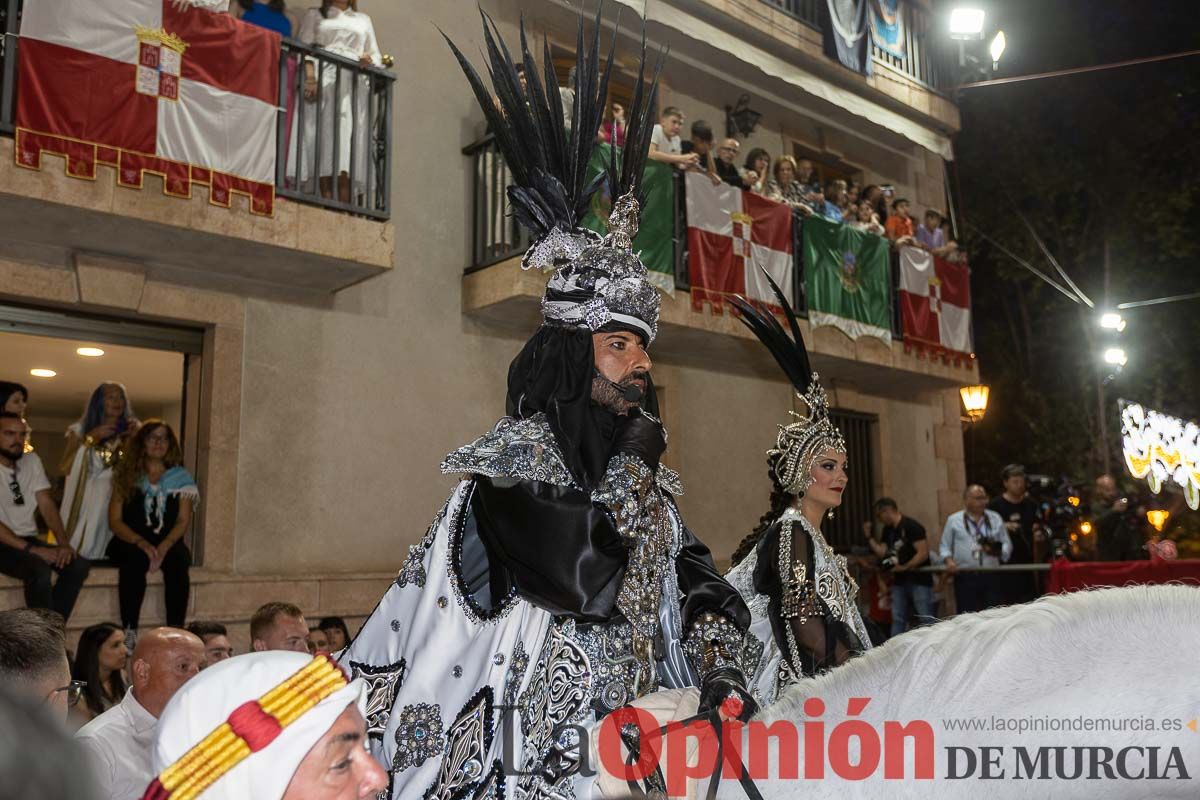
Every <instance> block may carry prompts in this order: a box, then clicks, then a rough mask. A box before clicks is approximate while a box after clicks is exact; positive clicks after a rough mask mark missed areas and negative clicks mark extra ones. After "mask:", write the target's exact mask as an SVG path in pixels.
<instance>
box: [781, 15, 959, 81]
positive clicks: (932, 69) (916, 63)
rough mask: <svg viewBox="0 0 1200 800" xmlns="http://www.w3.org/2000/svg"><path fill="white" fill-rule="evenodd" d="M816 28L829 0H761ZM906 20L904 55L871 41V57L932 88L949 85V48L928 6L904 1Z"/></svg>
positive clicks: (904, 18) (818, 26) (904, 16)
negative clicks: (943, 42)
mask: <svg viewBox="0 0 1200 800" xmlns="http://www.w3.org/2000/svg"><path fill="white" fill-rule="evenodd" d="M762 2H764V3H766V4H767V5H769V6H774V7H775V8H778V9H780V10H782V11H784V12H785V13H787V14H789V15H791V16H793V17H795V18H796V19H798V20H800V21H801V22H803V23H804V24H806V25H809V26H811V27H813V28H816V29H817V30H821V29H822V23H821V16H822V9H823V6H824V5H825V2H826V0H762ZM899 10H900V14H901V16H902V18H903V21H904V56H903V57H901V56H897V55H893V54H891V53H889V52H887V51H886V50H881V49H880V48H878V47H876V46H875V43H874V42H872V43H871V57H872V58H873V59H874V60H875V61H876V62H877V63H879V64H884V65H886V66H887V67H889V68H890V69H894V70H896V71H897V72H902V73H904V74H905V75H907V76H908V77H910V78H912V79H913V80H914V81H916V82H917V83H920V84H921V85H923V86H925V87H926V88H929V89H934V90H938V89H942V88H944V87H946V86H949V85H950V84H951V82H952V79H953V75H952V74H951V72H950V68H949V66H948V61H947V58H948V56H947V50H946V48H945V47H944V46H941V45H940V44H939V41H940V40H939V38H938V35H937V32H936V31H935V30H934V29H933V27H934V26H933V21H932V19H931V17H930V15H929V13H928V12H927V11H925V9H923V8H921V7H920V6H918V5H917V4H916V3H912V2H901V3H900V5H899Z"/></svg>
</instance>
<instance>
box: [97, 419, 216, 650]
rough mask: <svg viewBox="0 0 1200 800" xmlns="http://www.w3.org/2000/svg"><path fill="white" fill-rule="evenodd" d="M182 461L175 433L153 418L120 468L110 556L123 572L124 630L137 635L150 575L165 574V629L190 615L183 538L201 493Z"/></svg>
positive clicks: (110, 519)
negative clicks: (160, 572) (147, 578)
mask: <svg viewBox="0 0 1200 800" xmlns="http://www.w3.org/2000/svg"><path fill="white" fill-rule="evenodd" d="M182 461H183V451H182V450H181V449H180V447H179V440H178V439H177V438H176V437H175V431H173V430H171V426H170V425H168V424H167V423H165V422H163V421H162V420H160V419H150V420H146V423H145V424H144V425H142V428H141V430H139V431H138V433H137V435H136V436H134V437H133V440H132V441H131V442H130V443H129V446H128V448H127V449H126V451H125V453H124V455H122V456H121V460H120V462H119V463H118V464H117V467H116V471H115V475H114V479H113V493H112V501H111V502H110V503H109V506H108V524H109V525H110V526H111V527H112V531H113V540H112V543H111V544H110V545H109V546H108V555H109V557H110V558H111V559H112V560H113V562H114V563H115V564H116V565H117V568H118V570H119V572H118V575H117V597H118V600H119V601H120V607H121V626H122V627H123V628H125V630H126V631H133V632H134V634H135V635H136V631H137V629H138V621H139V618H140V616H141V611H142V600H143V599H144V598H145V596H146V575H147V573H150V572H155V571H157V570H160V569H161V570H162V574H163V591H164V592H165V595H166V608H167V624H168V625H170V626H172V627H175V628H182V627H183V624H184V618H185V617H186V616H187V603H188V591H189V589H190V581H189V578H188V568H189V567H191V565H192V556H191V553H190V552H189V551H188V548H187V545H186V544H184V543H183V537H184V535H185V534H186V533H187V529H188V526H189V525H191V523H192V511H193V510H194V509H195V505H196V502H197V501H198V500H199V499H200V492H199V490H198V489H197V488H196V481H195V480H193V479H192V476H191V474H190V473H189V472H188V471H187V470H186V469H184V468H183V467H182V466H181V465H180V462H182ZM130 638H133V637H132V636H131V637H130Z"/></svg>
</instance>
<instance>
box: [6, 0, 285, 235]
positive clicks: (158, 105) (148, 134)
mask: <svg viewBox="0 0 1200 800" xmlns="http://www.w3.org/2000/svg"><path fill="white" fill-rule="evenodd" d="M279 52H280V38H279V34H278V33H274V32H272V31H268V30H266V29H263V28H258V27H255V26H253V25H245V24H243V23H241V22H238V21H237V20H235V19H234V18H233V17H231V16H229V15H228V14H218V13H215V12H212V11H206V10H202V9H198V8H192V7H190V6H187V5H186V4H184V5H182V7H179V8H177V7H176V3H175V2H173V0H87V2H79V0H26V2H25V7H24V12H23V17H22V20H21V44H20V48H19V53H20V62H19V69H18V74H19V76H20V77H19V84H18V90H17V119H16V125H17V135H16V142H17V144H16V158H17V163H18V164H19V165H20V166H23V167H27V168H30V169H41V168H42V166H43V161H42V154H43V153H54V154H57V155H61V156H63V157H64V158H65V159H66V171H67V174H68V175H70V176H72V177H75V178H84V179H87V180H95V179H96V165H97V164H107V165H109V166H112V167H115V168H116V173H117V183H118V184H119V185H120V186H125V187H129V188H134V189H140V188H142V183H143V178H144V176H145V175H146V173H151V174H154V175H159V176H161V177H162V179H163V191H164V192H165V193H166V194H168V195H171V196H173V197H191V196H192V186H193V184H197V183H199V184H203V185H206V186H208V187H209V191H208V195H209V197H208V199H209V202H210V203H212V204H214V205H219V206H225V207H227V208H228V207H229V205H230V202H231V196H232V195H233V194H242V195H246V196H248V197H249V198H250V210H251V212H252V213H255V214H263V215H270V214H272V213H273V211H274V204H275V125H276V118H277V113H276V107H277V105H278V103H279Z"/></svg>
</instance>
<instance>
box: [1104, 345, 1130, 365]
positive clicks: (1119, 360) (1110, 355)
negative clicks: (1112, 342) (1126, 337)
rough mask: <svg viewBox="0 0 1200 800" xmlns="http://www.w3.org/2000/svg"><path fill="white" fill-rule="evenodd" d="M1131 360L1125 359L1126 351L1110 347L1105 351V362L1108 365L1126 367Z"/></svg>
mask: <svg viewBox="0 0 1200 800" xmlns="http://www.w3.org/2000/svg"><path fill="white" fill-rule="evenodd" d="M1128 360H1129V359H1127V358H1126V357H1125V351H1124V350H1122V349H1121V348H1119V347H1110V348H1108V349H1107V350H1105V351H1104V362H1105V363H1106V364H1114V365H1116V366H1118V367H1123V366H1125V362H1127V361H1128Z"/></svg>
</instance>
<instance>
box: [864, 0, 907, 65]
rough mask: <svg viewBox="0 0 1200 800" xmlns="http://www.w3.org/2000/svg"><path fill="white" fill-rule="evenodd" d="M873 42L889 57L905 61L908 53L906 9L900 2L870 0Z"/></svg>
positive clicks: (896, 0) (895, 0) (894, 0)
mask: <svg viewBox="0 0 1200 800" xmlns="http://www.w3.org/2000/svg"><path fill="white" fill-rule="evenodd" d="M870 4H871V41H872V42H874V43H875V46H876V47H878V48H879V49H880V50H882V51H883V52H885V53H887V54H888V55H889V56H895V57H896V58H900V59H903V58H905V57H907V55H908V51H907V49H906V48H905V46H904V9H903V8H902V7H901V4H900V0H870Z"/></svg>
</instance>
